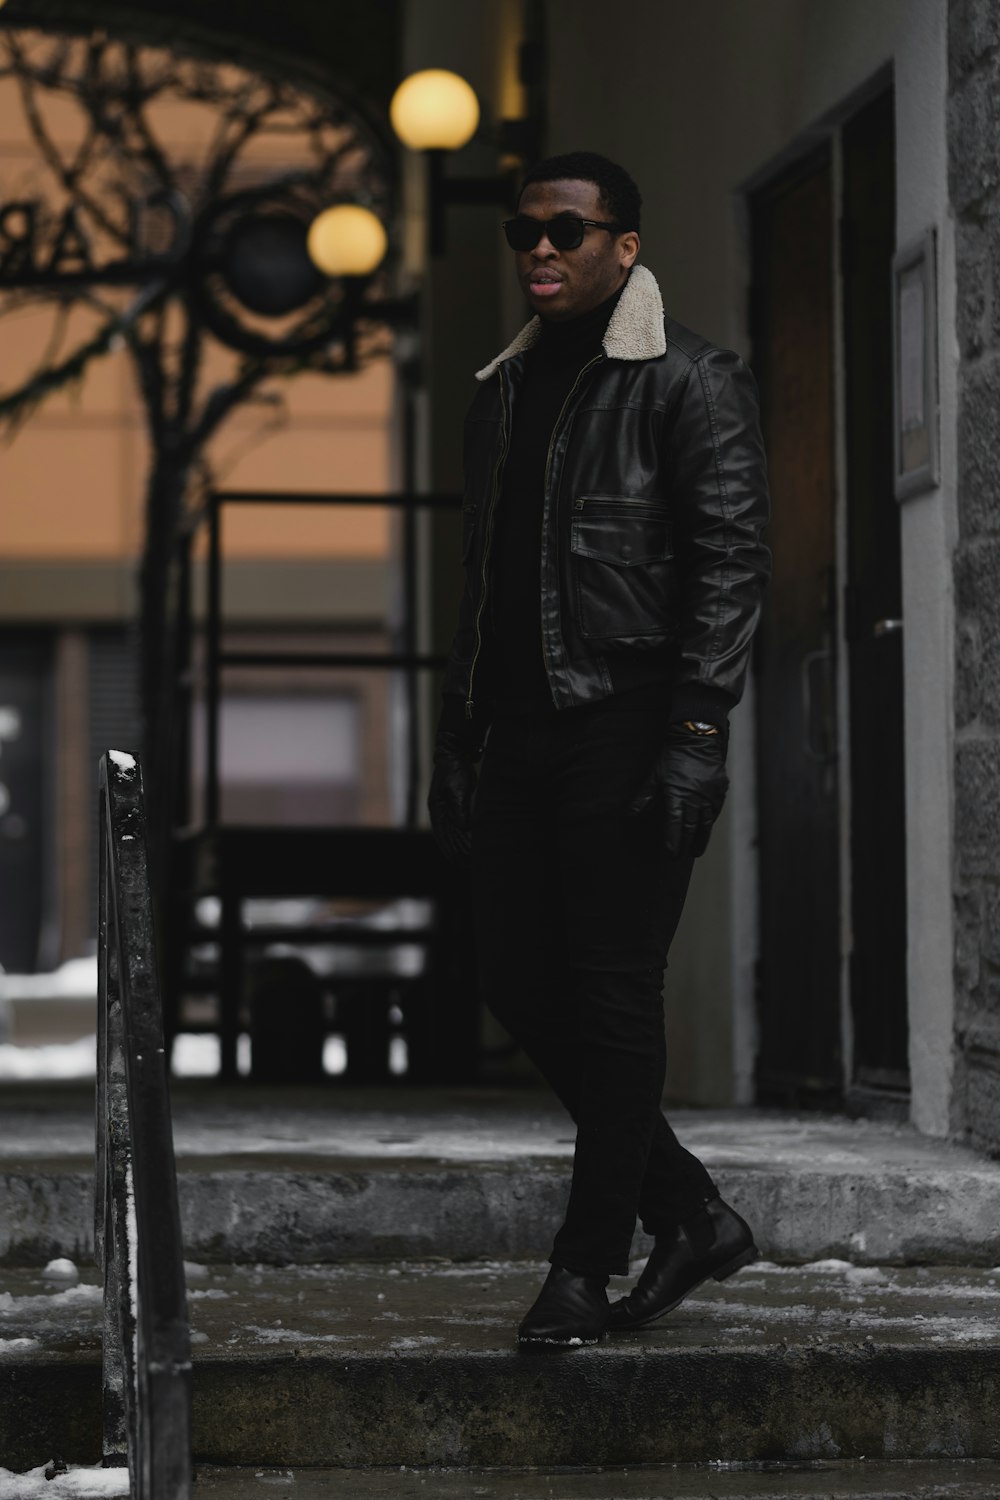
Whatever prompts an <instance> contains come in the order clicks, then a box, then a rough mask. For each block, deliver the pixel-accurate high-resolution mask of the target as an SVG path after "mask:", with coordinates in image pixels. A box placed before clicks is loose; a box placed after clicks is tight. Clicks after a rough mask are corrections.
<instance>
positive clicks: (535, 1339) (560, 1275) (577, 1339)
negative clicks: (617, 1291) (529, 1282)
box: [517, 1266, 609, 1345]
mask: <svg viewBox="0 0 1000 1500" xmlns="http://www.w3.org/2000/svg"><path fill="white" fill-rule="evenodd" d="M606 1284H607V1278H606V1277H601V1276H578V1275H577V1273H576V1272H575V1271H567V1270H566V1268H565V1266H553V1267H552V1270H551V1271H550V1272H549V1274H548V1276H547V1277H546V1278H545V1285H544V1286H543V1287H542V1290H541V1291H540V1292H539V1294H538V1297H537V1299H536V1301H535V1303H534V1306H533V1307H532V1308H531V1309H530V1311H529V1312H528V1313H527V1314H526V1315H525V1317H524V1320H523V1322H522V1323H521V1326H520V1328H519V1329H518V1331H517V1339H518V1343H520V1344H566V1345H573V1344H597V1343H599V1342H600V1340H601V1339H602V1338H603V1336H604V1330H605V1328H606V1327H607V1322H608V1311H609V1309H608V1294H607V1292H606V1291H605V1286H606Z"/></svg>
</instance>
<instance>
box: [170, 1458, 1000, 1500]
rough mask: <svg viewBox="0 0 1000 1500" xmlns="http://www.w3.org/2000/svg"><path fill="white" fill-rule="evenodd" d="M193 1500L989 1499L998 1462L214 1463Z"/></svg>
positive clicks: (998, 1488) (202, 1472)
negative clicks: (502, 1466) (569, 1468)
mask: <svg viewBox="0 0 1000 1500" xmlns="http://www.w3.org/2000/svg"><path fill="white" fill-rule="evenodd" d="M195 1494H196V1495H197V1496H198V1497H199V1500H201V1497H202V1496H205V1497H206V1500H209V1497H210V1500H337V1497H338V1496H339V1497H344V1500H470V1497H473V1496H474V1497H475V1500H996V1497H997V1495H998V1494H1000V1464H994V1463H977V1462H976V1461H971V1462H970V1461H968V1460H964V1461H947V1460H945V1461H938V1462H936V1463H868V1462H860V1463H846V1464H832V1463H823V1462H816V1463H798V1464H788V1465H785V1464H781V1465H779V1464H770V1465H764V1466H760V1465H752V1466H751V1465H743V1464H733V1465H731V1466H723V1465H719V1464H712V1465H708V1464H704V1465H694V1464H671V1465H669V1466H666V1465H648V1466H636V1467H632V1468H629V1469H603V1468H589V1469H577V1470H574V1471H573V1472H572V1473H566V1472H565V1471H562V1472H561V1471H559V1470H555V1469H538V1468H533V1469H520V1470H506V1471H504V1470H498V1469H411V1468H406V1467H405V1466H404V1467H403V1468H402V1469H322V1470H320V1469H295V1470H292V1469H243V1470H240V1469H219V1468H215V1467H214V1466H212V1467H209V1466H201V1467H200V1468H199V1470H198V1477H197V1483H196V1486H195Z"/></svg>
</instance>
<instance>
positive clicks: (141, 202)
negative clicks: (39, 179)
mask: <svg viewBox="0 0 1000 1500" xmlns="http://www.w3.org/2000/svg"><path fill="white" fill-rule="evenodd" d="M164 218H166V221H167V229H166V234H167V237H168V244H167V248H166V249H165V250H163V251H159V252H156V253H153V252H152V251H151V249H150V242H151V240H152V238H153V235H154V229H155V232H156V238H158V239H162V238H163V222H164ZM128 225H129V228H128V242H129V253H128V254H127V255H126V256H125V257H123V258H119V259H107V258H104V257H102V255H101V253H100V250H99V248H98V244H97V243H95V241H96V239H97V237H96V236H95V235H94V234H93V232H92V231H91V230H90V229H89V228H88V227H87V225H86V223H85V219H84V211H83V210H82V209H81V206H80V205H79V204H76V203H70V204H68V205H67V206H66V208H65V209H63V210H62V212H61V213H58V214H52V213H51V212H50V211H48V209H47V205H46V204H45V203H44V202H43V201H42V200H40V199H33V198H25V199H18V200H13V201H8V202H5V203H0V290H4V289H6V288H8V287H63V286H74V285H76V286H90V285H98V284H105V285H108V284H110V285H114V284H129V283H143V282H147V281H154V280H158V279H161V278H163V277H164V276H170V275H171V274H172V273H173V272H174V271H175V270H177V269H178V268H179V267H180V266H181V264H182V263H183V261H184V257H185V255H186V253H187V250H188V248H189V246H190V243H191V213H190V210H189V208H188V205H187V202H186V201H185V199H184V198H183V197H182V196H181V195H180V194H179V193H177V192H173V191H170V192H157V193H153V194H151V195H150V196H149V197H147V198H142V199H133V200H132V202H131V203H130V205H129V214H128ZM99 238H100V246H101V248H102V249H103V248H104V247H105V246H106V245H107V243H108V240H109V238H110V237H109V236H108V235H107V234H106V233H105V232H104V231H103V230H102V231H101V232H100V236H99Z"/></svg>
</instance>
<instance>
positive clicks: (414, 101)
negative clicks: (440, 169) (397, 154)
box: [389, 68, 479, 151]
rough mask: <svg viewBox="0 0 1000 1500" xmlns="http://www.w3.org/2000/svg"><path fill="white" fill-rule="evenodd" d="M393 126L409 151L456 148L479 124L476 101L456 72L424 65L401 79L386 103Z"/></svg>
mask: <svg viewBox="0 0 1000 1500" xmlns="http://www.w3.org/2000/svg"><path fill="white" fill-rule="evenodd" d="M389 118H390V120H391V121H392V128H393V130H394V131H395V132H396V134H397V135H398V136H399V139H400V140H401V141H402V142H403V145H404V146H409V147H410V149H411V150H412V151H458V150H459V149H460V148H461V147H462V146H464V145H465V144H466V142H467V141H471V139H472V137H473V136H474V135H475V133H476V126H477V125H478V124H479V100H478V99H477V98H476V95H475V91H474V90H473V88H472V87H471V85H470V84H468V83H466V81H465V79H464V78H462V77H460V75H459V74H458V73H450V72H449V71H448V70H447V69H446V68H425V69H424V70H423V71H422V72H420V73H411V74H410V76H409V78H404V79H403V82H402V83H401V84H400V85H399V87H398V89H397V90H396V92H395V93H394V94H393V96H392V102H391V103H390V105H389Z"/></svg>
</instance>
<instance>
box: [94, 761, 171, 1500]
mask: <svg viewBox="0 0 1000 1500" xmlns="http://www.w3.org/2000/svg"><path fill="white" fill-rule="evenodd" d="M99 828H100V897H99V926H98V1002H97V1017H98V1019H97V1120H96V1125H97V1161H96V1172H95V1189H94V1242H95V1249H96V1258H97V1264H98V1267H99V1268H100V1269H101V1270H102V1271H103V1273H104V1464H105V1466H106V1467H114V1466H121V1465H124V1464H126V1463H127V1464H128V1468H129V1476H130V1493H131V1495H132V1496H133V1497H137V1500H189V1497H190V1496H191V1493H192V1489H191V1335H190V1330H189V1327H188V1321H187V1304H186V1294H185V1286H184V1259H183V1248H182V1240H181V1225H180V1212H179V1208H178V1202H177V1175H176V1169H175V1164H174V1143H173V1133H172V1130H171V1122H170V1096H169V1092H168V1087H167V1070H166V1059H165V1054H164V1047H163V1020H162V1016H161V1011H160V994H159V982H158V978H157V968H156V953H155V947H154V941H153V909H152V901H151V895H150V885H149V870H148V856H147V849H146V822H145V811H144V806H143V794H142V773H141V770H140V767H139V762H138V760H137V759H136V757H135V756H132V755H127V754H124V753H122V752H120V751H115V750H109V751H108V752H107V754H106V755H103V756H102V757H101V766H100V822H99Z"/></svg>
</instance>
